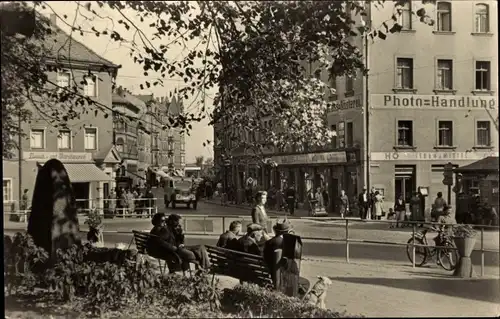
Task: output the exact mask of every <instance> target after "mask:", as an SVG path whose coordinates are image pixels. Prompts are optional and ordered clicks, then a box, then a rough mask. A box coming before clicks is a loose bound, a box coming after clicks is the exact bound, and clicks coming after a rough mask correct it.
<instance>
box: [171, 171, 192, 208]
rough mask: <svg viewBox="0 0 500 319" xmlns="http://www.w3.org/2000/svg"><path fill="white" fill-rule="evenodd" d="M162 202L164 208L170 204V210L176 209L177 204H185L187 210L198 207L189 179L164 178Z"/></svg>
mask: <svg viewBox="0 0 500 319" xmlns="http://www.w3.org/2000/svg"><path fill="white" fill-rule="evenodd" d="M163 181H164V187H163V189H164V191H165V195H164V200H165V207H167V208H168V205H169V204H170V203H171V204H172V208H176V206H177V204H185V205H187V207H188V208H190V207H191V206H193V208H194V209H196V208H197V207H198V201H197V198H196V191H195V187H193V183H192V181H191V180H190V179H184V178H182V177H170V176H169V177H164V178H163Z"/></svg>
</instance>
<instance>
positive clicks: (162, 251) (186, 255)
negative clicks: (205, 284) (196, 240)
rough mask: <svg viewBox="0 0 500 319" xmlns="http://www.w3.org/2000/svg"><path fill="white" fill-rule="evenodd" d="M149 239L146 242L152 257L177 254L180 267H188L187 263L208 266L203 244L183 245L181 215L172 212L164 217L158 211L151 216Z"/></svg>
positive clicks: (167, 256)
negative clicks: (150, 236) (179, 259)
mask: <svg viewBox="0 0 500 319" xmlns="http://www.w3.org/2000/svg"><path fill="white" fill-rule="evenodd" d="M152 222H153V225H154V227H153V229H152V230H151V234H152V235H156V236H157V237H152V238H151V241H150V242H148V253H149V254H150V255H151V256H153V257H166V258H164V259H169V258H171V256H172V255H173V254H172V253H175V254H177V255H178V256H179V257H180V258H181V260H182V268H183V269H184V270H187V269H189V263H194V264H197V265H199V266H200V267H202V268H204V269H208V268H209V267H210V262H209V259H208V254H207V251H206V249H205V246H203V245H196V246H185V245H184V234H183V231H182V226H181V216H179V215H177V214H172V215H170V216H168V219H165V214H163V213H158V214H156V215H155V216H154V217H153V221H152Z"/></svg>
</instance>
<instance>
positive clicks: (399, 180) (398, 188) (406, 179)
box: [394, 166, 417, 203]
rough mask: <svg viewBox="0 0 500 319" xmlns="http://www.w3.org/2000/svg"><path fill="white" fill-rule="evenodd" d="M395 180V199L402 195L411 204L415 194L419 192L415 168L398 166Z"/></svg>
mask: <svg viewBox="0 0 500 319" xmlns="http://www.w3.org/2000/svg"><path fill="white" fill-rule="evenodd" d="M394 180H395V183H394V185H395V188H394V199H396V198H397V197H398V196H399V195H400V194H402V195H403V198H404V200H405V201H406V202H407V203H409V202H410V199H411V197H412V195H413V193H414V192H415V191H416V190H417V187H416V184H417V183H416V178H415V166H396V170H395V176H394Z"/></svg>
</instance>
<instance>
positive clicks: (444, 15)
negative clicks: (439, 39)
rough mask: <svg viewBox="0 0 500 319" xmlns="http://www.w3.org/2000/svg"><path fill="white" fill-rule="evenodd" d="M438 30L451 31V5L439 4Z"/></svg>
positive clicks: (446, 3)
mask: <svg viewBox="0 0 500 319" xmlns="http://www.w3.org/2000/svg"><path fill="white" fill-rule="evenodd" d="M437 30H438V31H445V32H450V31H451V3H450V2H438V4H437Z"/></svg>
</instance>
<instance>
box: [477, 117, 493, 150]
mask: <svg viewBox="0 0 500 319" xmlns="http://www.w3.org/2000/svg"><path fill="white" fill-rule="evenodd" d="M490 143H491V134H490V122H489V121H478V122H477V146H490Z"/></svg>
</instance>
